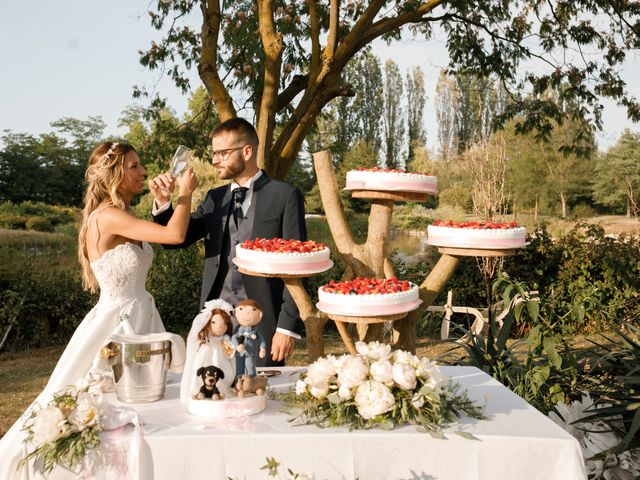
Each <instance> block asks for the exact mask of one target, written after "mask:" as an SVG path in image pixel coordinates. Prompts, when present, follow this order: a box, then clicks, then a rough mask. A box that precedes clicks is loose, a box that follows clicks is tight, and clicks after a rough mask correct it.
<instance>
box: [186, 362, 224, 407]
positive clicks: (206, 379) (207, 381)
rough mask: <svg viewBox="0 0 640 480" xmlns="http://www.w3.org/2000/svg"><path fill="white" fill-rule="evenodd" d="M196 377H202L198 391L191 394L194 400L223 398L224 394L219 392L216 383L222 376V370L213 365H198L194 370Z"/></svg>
mask: <svg viewBox="0 0 640 480" xmlns="http://www.w3.org/2000/svg"><path fill="white" fill-rule="evenodd" d="M196 375H197V376H198V377H202V383H203V385H202V387H200V391H199V392H198V393H197V394H196V395H194V396H193V399H194V400H202V399H205V398H210V399H211V400H220V399H221V398H224V394H223V393H220V391H219V390H218V387H216V383H218V380H221V379H223V378H224V372H223V371H222V370H220V369H219V368H218V367H216V366H214V365H209V366H208V367H200V368H199V369H198V371H197V372H196Z"/></svg>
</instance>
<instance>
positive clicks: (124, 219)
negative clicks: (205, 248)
mask: <svg viewBox="0 0 640 480" xmlns="http://www.w3.org/2000/svg"><path fill="white" fill-rule="evenodd" d="M197 186H198V179H197V178H196V176H195V174H194V173H193V171H192V170H191V169H190V168H189V169H187V171H185V172H184V174H183V175H182V177H180V194H179V196H178V201H177V203H176V206H175V209H174V212H173V215H172V216H171V219H170V220H169V222H168V223H167V225H166V226H164V225H158V224H157V223H154V222H148V221H146V220H140V219H139V218H137V217H135V216H134V215H131V214H130V213H128V212H125V211H123V210H120V209H117V208H108V209H106V210H105V211H104V213H103V214H102V215H101V218H100V223H101V230H103V231H104V233H107V234H113V235H120V236H123V237H126V238H129V239H131V240H138V241H143V242H156V243H166V244H170V245H175V244H178V243H182V242H183V241H184V238H185V235H186V233H187V227H188V226H189V218H190V216H191V196H192V195H193V191H194V190H195V188H196V187H197Z"/></svg>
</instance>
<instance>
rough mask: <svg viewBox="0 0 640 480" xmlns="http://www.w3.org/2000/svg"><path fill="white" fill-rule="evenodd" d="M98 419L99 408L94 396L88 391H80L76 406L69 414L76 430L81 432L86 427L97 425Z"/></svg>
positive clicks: (70, 421)
mask: <svg viewBox="0 0 640 480" xmlns="http://www.w3.org/2000/svg"><path fill="white" fill-rule="evenodd" d="M97 421H98V409H97V408H96V405H95V403H94V399H93V396H92V395H91V394H90V393H88V392H80V393H78V398H77V399H76V408H74V409H73V410H72V411H71V413H70V414H69V423H70V424H71V425H72V426H73V427H74V430H75V431H78V432H81V431H82V430H84V429H85V428H88V427H91V426H93V425H95V424H96V423H97Z"/></svg>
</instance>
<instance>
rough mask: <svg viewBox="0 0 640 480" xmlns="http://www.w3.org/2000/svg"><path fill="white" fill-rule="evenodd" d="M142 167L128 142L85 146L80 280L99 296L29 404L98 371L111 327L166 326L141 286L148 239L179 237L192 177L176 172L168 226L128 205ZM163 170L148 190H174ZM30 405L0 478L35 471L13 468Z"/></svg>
mask: <svg viewBox="0 0 640 480" xmlns="http://www.w3.org/2000/svg"><path fill="white" fill-rule="evenodd" d="M146 175H147V171H146V170H145V168H144V167H143V166H142V164H141V163H140V159H139V158H138V155H137V153H136V151H135V149H134V148H133V147H132V146H131V145H129V144H127V143H114V142H103V143H100V144H99V145H98V146H97V147H96V148H95V150H94V151H93V152H92V153H91V156H90V158H89V165H88V167H87V171H86V174H85V178H86V190H85V194H84V209H83V212H82V223H81V224H80V231H79V235H78V258H79V260H80V266H81V267H82V284H83V287H84V288H85V289H88V290H91V291H92V292H95V291H96V290H97V289H98V288H99V289H100V298H99V300H98V303H97V304H96V306H95V307H94V308H93V309H92V310H91V311H90V312H89V313H88V314H87V316H86V317H85V318H84V320H83V321H82V322H81V323H80V325H79V326H78V328H77V329H76V331H75V332H74V334H73V336H72V337H71V340H70V341H69V343H68V345H67V347H66V348H65V350H64V352H63V353H62V356H61V357H60V360H58V364H57V365H56V367H55V369H54V370H53V373H52V374H51V377H50V378H49V381H48V383H47V386H46V387H45V389H44V390H43V391H42V393H41V394H40V395H39V396H38V398H37V399H36V400H35V401H34V403H32V404H31V407H33V406H35V405H36V404H40V405H44V404H46V403H48V402H49V401H50V400H51V398H52V394H53V393H55V392H57V391H59V390H61V389H63V388H65V387H66V386H68V385H73V384H75V383H76V381H77V380H78V379H81V378H85V377H88V376H89V374H94V373H97V374H100V373H104V371H101V368H100V367H101V365H100V359H99V356H98V353H99V350H100V348H101V347H102V346H103V344H104V342H105V340H106V339H107V337H108V336H109V335H110V334H112V333H116V332H118V331H120V330H122V329H126V330H128V329H129V326H130V327H131V328H132V329H133V331H134V332H125V333H137V334H146V333H157V332H164V331H165V329H164V325H163V324H162V320H160V316H159V315H158V311H157V310H156V308H155V303H154V301H153V297H152V296H151V295H150V294H149V292H147V290H146V289H145V282H146V276H147V271H148V270H149V267H150V266H151V262H152V260H153V250H152V249H151V246H150V245H149V244H148V243H147V242H158V243H165V244H177V243H181V242H182V241H183V240H184V237H185V234H186V232H187V226H188V224H189V217H190V214H191V196H192V194H193V191H194V189H195V188H196V186H197V184H198V180H197V178H196V176H195V175H194V173H193V171H192V170H191V169H190V168H189V169H187V170H186V172H185V173H184V174H183V175H182V177H180V179H179V187H180V190H179V191H180V194H179V197H178V204H177V207H176V209H175V213H174V215H173V216H172V217H171V221H170V222H169V223H168V224H167V225H166V226H161V225H158V224H156V223H153V222H147V221H144V220H140V219H138V218H136V217H135V216H134V215H132V214H131V213H130V204H131V200H132V199H133V197H134V196H136V195H139V194H140V193H142V190H143V187H144V183H145V178H146ZM167 178H168V182H169V183H168V184H163V185H160V184H158V183H156V182H150V188H151V189H152V191H154V190H156V189H159V188H163V189H164V188H166V189H167V190H169V191H172V190H173V182H174V180H173V179H172V178H171V177H170V176H167ZM165 181H166V180H165ZM121 318H128V323H125V322H122V324H121V322H120V319H121ZM31 407H29V408H28V409H27V411H26V412H25V414H23V415H22V417H21V418H19V419H18V421H16V423H15V424H14V425H13V426H12V427H11V429H10V430H9V431H8V432H7V433H6V434H5V435H4V437H2V439H1V440H0V479H3V480H9V479H14V478H26V479H29V478H32V477H33V474H34V472H33V471H32V469H31V466H29V467H27V466H25V468H23V469H22V470H21V471H20V472H18V470H17V466H18V462H19V461H20V459H21V458H22V457H23V456H25V455H26V453H27V452H26V449H25V446H24V445H23V439H24V436H25V435H24V432H22V431H21V428H22V426H23V422H24V420H25V419H26V418H28V412H29V411H30V410H31Z"/></svg>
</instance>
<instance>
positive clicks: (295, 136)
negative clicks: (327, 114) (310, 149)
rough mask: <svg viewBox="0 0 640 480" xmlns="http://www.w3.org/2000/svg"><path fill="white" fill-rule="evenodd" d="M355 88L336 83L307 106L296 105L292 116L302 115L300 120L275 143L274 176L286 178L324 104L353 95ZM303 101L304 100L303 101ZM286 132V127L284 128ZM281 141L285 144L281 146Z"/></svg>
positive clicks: (273, 153)
mask: <svg viewBox="0 0 640 480" xmlns="http://www.w3.org/2000/svg"><path fill="white" fill-rule="evenodd" d="M319 91H321V90H320V89H319ZM354 95H355V90H354V89H353V87H352V86H351V85H336V86H334V87H333V88H327V89H325V90H324V91H323V92H322V96H317V97H315V98H312V101H311V102H310V103H309V104H308V106H307V107H306V108H304V109H303V108H301V106H300V105H298V106H297V107H296V111H295V112H294V114H293V115H292V116H291V117H292V118H293V117H294V116H296V115H300V114H301V116H300V118H299V120H296V123H295V124H294V125H295V128H294V129H293V130H292V131H291V133H290V134H289V136H288V138H286V141H284V140H285V137H283V134H282V133H281V135H280V137H278V140H277V141H276V144H275V145H274V149H273V150H274V151H273V152H272V155H274V156H277V158H275V159H274V160H275V161H274V160H272V162H274V164H273V176H274V178H284V176H285V175H286V173H287V171H288V170H289V168H290V167H291V165H293V162H295V161H296V158H297V155H298V152H299V151H300V147H301V146H302V142H303V141H304V139H305V137H306V136H307V133H309V129H310V128H311V126H312V125H313V122H314V121H315V119H316V117H317V115H318V114H319V113H320V111H321V110H322V109H323V108H324V106H325V105H326V104H327V103H329V102H330V101H331V100H333V99H334V98H336V97H353V96H354ZM301 103H302V102H301ZM283 132H284V129H283ZM280 142H283V143H284V145H283V146H282V147H281V148H280V147H279V145H281V143H280Z"/></svg>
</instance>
